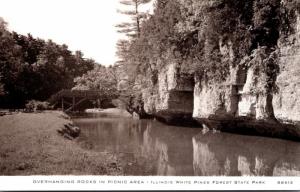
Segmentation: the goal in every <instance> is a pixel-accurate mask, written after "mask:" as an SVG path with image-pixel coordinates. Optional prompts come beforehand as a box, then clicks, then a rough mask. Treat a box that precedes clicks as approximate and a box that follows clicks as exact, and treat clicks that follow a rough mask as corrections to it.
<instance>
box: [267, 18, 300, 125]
mask: <svg viewBox="0 0 300 192" xmlns="http://www.w3.org/2000/svg"><path fill="white" fill-rule="evenodd" d="M294 28H295V29H296V33H295V34H293V35H290V37H289V38H288V39H289V42H287V43H286V44H282V45H279V48H280V52H281V57H280V61H279V67H280V73H279V75H278V77H277V81H276V84H277V86H278V93H277V94H275V95H274V98H273V107H274V113H275V117H276V118H277V119H281V120H288V121H298V122H299V121H300V15H298V17H297V22H296V24H295V26H294Z"/></svg>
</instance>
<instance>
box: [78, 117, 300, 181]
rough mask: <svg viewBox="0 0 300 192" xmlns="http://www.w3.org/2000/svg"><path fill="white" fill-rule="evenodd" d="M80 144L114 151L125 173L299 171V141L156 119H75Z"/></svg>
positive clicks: (287, 173)
mask: <svg viewBox="0 0 300 192" xmlns="http://www.w3.org/2000/svg"><path fill="white" fill-rule="evenodd" d="M74 122H75V124H76V125H77V126H79V127H80V128H81V130H82V134H81V136H80V137H79V143H80V145H82V146H83V147H84V148H86V149H89V150H94V151H98V152H108V153H115V154H116V155H117V156H118V159H120V161H121V162H120V163H121V164H122V166H123V167H124V171H125V174H126V175H175V176H186V175H199V176H212V175H228V176H240V175H254V176H262V175H265V176H272V175H274V176H300V143H297V142H292V141H285V140H280V139H270V138H264V137H254V136H242V135H235V134H228V133H212V132H208V133H206V134H203V133H202V132H201V129H194V128H184V127H176V126H167V125H164V124H162V123H159V122H157V121H153V120H132V119H129V118H110V117H101V118H91V117H89V118H76V119H74Z"/></svg>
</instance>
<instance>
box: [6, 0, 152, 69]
mask: <svg viewBox="0 0 300 192" xmlns="http://www.w3.org/2000/svg"><path fill="white" fill-rule="evenodd" d="M150 7H151V6H150V5H149V6H147V7H145V8H143V9H149V8H150ZM122 8H124V7H121V6H120V4H119V0H0V17H2V18H3V19H4V20H5V21H6V22H8V29H9V30H11V31H16V32H18V33H20V34H24V35H26V34H27V33H30V34H32V35H33V36H34V37H39V38H42V39H45V40H47V39H52V40H53V41H54V42H56V43H58V44H66V45H68V47H69V49H70V50H72V51H76V50H81V51H82V52H83V53H84V57H86V58H92V59H94V60H95V61H96V62H98V63H100V64H103V65H111V64H113V63H114V62H115V61H116V60H117V56H116V55H115V52H116V42H117V41H118V39H122V38H124V35H123V34H119V33H117V29H116V27H115V25H116V24H118V23H120V22H124V21H128V19H129V18H128V17H127V16H125V15H122V14H120V13H118V12H117V9H122Z"/></svg>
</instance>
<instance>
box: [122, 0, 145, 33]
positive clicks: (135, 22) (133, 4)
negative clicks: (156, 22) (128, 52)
mask: <svg viewBox="0 0 300 192" xmlns="http://www.w3.org/2000/svg"><path fill="white" fill-rule="evenodd" d="M149 2H151V0H120V4H122V5H125V6H128V7H130V9H129V10H128V11H121V10H118V11H119V12H120V13H122V14H124V15H128V16H131V20H132V22H123V23H120V24H118V25H117V26H116V27H117V28H119V30H118V32H119V33H125V34H126V36H128V37H139V36H140V33H141V22H142V20H143V19H145V18H146V17H147V13H145V12H142V11H140V10H139V9H140V7H141V6H142V5H144V4H147V3H149Z"/></svg>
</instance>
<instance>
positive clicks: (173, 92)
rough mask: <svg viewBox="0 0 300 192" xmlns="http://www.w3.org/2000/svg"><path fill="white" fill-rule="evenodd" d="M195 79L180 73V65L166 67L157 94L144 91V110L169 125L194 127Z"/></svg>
mask: <svg viewBox="0 0 300 192" xmlns="http://www.w3.org/2000/svg"><path fill="white" fill-rule="evenodd" d="M193 91H194V79H193V75H191V74H184V73H181V72H180V68H179V67H178V65H176V64H174V63H172V64H169V65H166V66H165V67H164V68H163V69H162V70H161V71H160V72H159V74H158V85H157V91H156V93H153V89H149V88H148V89H144V90H143V91H142V93H143V101H144V109H145V111H146V112H147V113H149V114H152V115H154V116H155V117H156V118H158V119H160V120H161V121H164V122H166V123H169V124H177V125H178V124H181V125H193V124H195V123H196V121H194V120H193V119H192V113H193Z"/></svg>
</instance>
